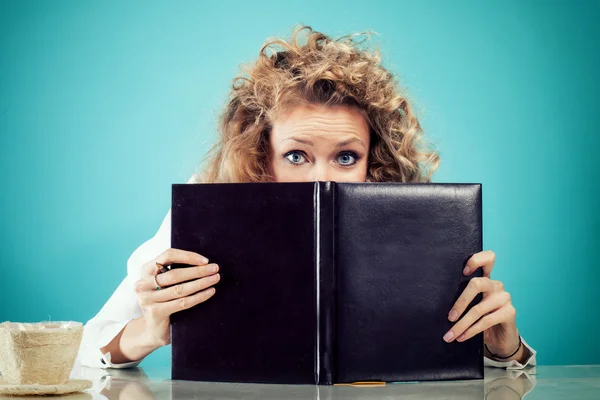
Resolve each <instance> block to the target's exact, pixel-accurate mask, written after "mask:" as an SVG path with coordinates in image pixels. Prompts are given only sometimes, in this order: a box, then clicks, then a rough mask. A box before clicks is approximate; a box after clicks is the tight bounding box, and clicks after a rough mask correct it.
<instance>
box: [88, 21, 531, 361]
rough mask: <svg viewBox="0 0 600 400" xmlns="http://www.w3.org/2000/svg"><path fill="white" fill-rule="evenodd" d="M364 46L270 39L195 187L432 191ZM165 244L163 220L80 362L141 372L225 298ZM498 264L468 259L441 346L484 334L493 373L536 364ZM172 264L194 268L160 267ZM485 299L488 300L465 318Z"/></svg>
mask: <svg viewBox="0 0 600 400" xmlns="http://www.w3.org/2000/svg"><path fill="white" fill-rule="evenodd" d="M303 39H304V40H303ZM363 43H364V42H357V41H356V40H355V36H345V37H342V38H340V39H337V40H332V39H331V38H329V37H327V36H325V35H324V34H322V33H319V32H315V31H313V30H312V29H311V28H310V27H301V28H299V29H297V30H296V31H295V32H294V33H293V35H292V38H291V40H290V41H289V42H287V41H284V40H282V39H275V40H271V41H269V42H267V43H266V44H265V45H264V46H263V48H262V49H261V51H260V55H259V58H258V60H257V61H256V62H255V63H254V64H252V65H250V66H248V67H246V70H245V74H244V75H242V76H238V77H236V78H235V79H234V83H233V87H232V92H231V97H230V101H229V103H228V104H227V106H226V108H225V110H224V112H223V114H222V117H221V121H220V129H219V130H220V138H219V141H218V143H217V144H216V145H215V146H214V147H213V148H212V149H211V151H210V152H209V157H208V161H209V162H208V168H207V170H206V171H205V173H203V174H202V176H201V177H193V178H192V179H191V180H190V182H268V181H280V182H282V181H287V182H291V181H315V180H319V181H355V182H361V181H363V182H364V181H368V182H428V181H429V179H430V177H431V175H432V173H433V172H434V171H435V169H436V167H437V165H438V161H439V159H438V155H437V153H435V152H434V151H431V150H429V148H428V146H427V145H426V144H425V142H424V139H423V137H422V131H421V127H420V125H419V122H418V120H417V118H416V116H415V115H414V113H413V110H412V108H411V106H410V105H409V103H408V101H407V99H406V98H405V97H404V96H403V95H402V93H401V92H400V90H399V89H398V86H397V82H396V81H395V79H394V77H393V76H392V74H391V73H389V72H388V71H387V70H386V69H384V68H383V67H382V66H381V65H380V58H379V56H378V54H376V53H372V52H370V51H368V49H364V48H363V46H362V45H363ZM274 46H280V47H281V48H280V51H279V52H275V51H273V47H274ZM269 51H271V52H272V54H270V55H269V54H268V53H269ZM169 247H170V214H167V216H166V217H165V219H164V221H163V223H162V225H161V226H160V229H159V230H158V232H157V233H156V235H155V236H154V237H153V238H152V239H150V240H149V241H147V242H146V243H144V244H143V245H142V246H140V247H139V248H138V249H137V250H135V252H134V253H133V254H132V255H131V257H130V258H129V261H128V263H127V270H128V274H127V277H126V278H125V280H124V281H123V282H122V283H121V285H120V286H119V287H118V288H117V290H116V292H115V293H114V294H113V296H112V297H111V298H110V299H109V301H108V302H107V303H106V305H105V306H104V307H103V308H102V310H100V312H99V313H98V315H96V316H95V317H94V318H93V319H92V320H90V321H89V322H88V323H87V324H86V326H85V333H84V339H83V342H82V347H81V350H80V358H81V361H82V363H84V364H86V365H90V366H100V367H114V368H124V367H132V366H135V365H137V364H138V363H139V362H140V361H141V360H142V359H143V358H144V357H145V356H147V355H148V354H150V353H151V352H152V351H154V350H155V349H157V348H159V347H161V346H164V345H167V344H169V343H170V333H169V318H170V315H172V314H173V313H175V312H177V311H180V310H183V309H187V308H190V307H193V306H195V305H197V304H199V303H201V302H204V301H209V299H210V298H211V297H212V296H214V295H217V296H218V293H216V291H215V285H217V283H218V282H219V273H218V270H219V266H218V265H215V264H213V263H209V261H208V260H207V259H206V258H205V257H203V256H202V255H200V254H195V253H190V252H186V251H182V250H178V249H170V248H169ZM494 260H495V255H494V253H493V252H491V251H483V252H480V253H477V254H475V255H473V256H472V257H471V258H470V260H469V261H468V262H467V264H466V267H465V269H464V274H465V275H470V274H472V273H473V272H474V271H475V270H476V269H478V268H482V269H483V273H484V276H483V277H482V278H474V279H472V280H471V281H470V283H469V285H468V286H467V287H466V289H465V290H464V292H463V293H462V294H461V296H460V297H459V299H458V300H457V301H456V304H455V305H454V307H453V308H452V309H451V310H448V318H449V320H450V321H452V322H455V324H454V325H453V327H452V328H451V330H450V331H448V332H447V333H446V334H445V335H444V336H443V340H445V341H446V342H452V341H454V340H457V341H463V340H469V339H470V338H471V337H473V336H474V335H476V334H478V333H480V332H483V333H484V342H485V344H486V358H485V361H486V364H487V365H491V366H498V367H507V368H523V367H524V366H526V365H534V364H535V351H534V350H532V349H531V348H530V347H528V346H527V345H526V344H525V343H524V342H523V341H522V339H521V337H520V335H519V332H518V330H517V326H516V322H515V309H514V307H513V305H512V303H511V299H510V295H509V294H508V293H507V292H506V291H505V290H504V286H503V285H502V283H501V282H499V281H495V280H492V279H490V275H491V272H492V269H493V267H494ZM172 263H185V264H189V265H191V266H193V267H192V268H185V269H178V270H172V271H170V270H168V269H162V270H160V271H159V269H158V268H157V266H158V267H161V266H168V265H170V264H172ZM157 288H161V289H162V290H156V289H157ZM479 293H482V294H483V300H482V301H481V302H480V303H479V304H478V305H477V306H475V307H473V308H472V309H471V310H470V311H469V312H468V313H466V314H465V315H462V314H463V311H464V310H465V308H466V306H467V305H468V304H469V303H470V302H471V300H473V299H474V298H475V296H476V295H478V294H479ZM461 316H462V317H461ZM459 317H460V318H459Z"/></svg>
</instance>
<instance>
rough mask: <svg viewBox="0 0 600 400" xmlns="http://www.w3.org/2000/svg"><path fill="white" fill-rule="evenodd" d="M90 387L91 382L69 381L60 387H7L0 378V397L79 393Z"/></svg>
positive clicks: (81, 380)
mask: <svg viewBox="0 0 600 400" xmlns="http://www.w3.org/2000/svg"><path fill="white" fill-rule="evenodd" d="M91 387H92V381H88V380H84V379H71V380H69V381H67V383H64V384H62V385H9V384H6V382H5V381H4V380H3V379H2V378H0V395H12V396H21V395H31V394H33V395H48V394H68V393H75V392H80V391H82V390H86V389H89V388H91Z"/></svg>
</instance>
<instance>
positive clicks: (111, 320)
mask: <svg viewBox="0 0 600 400" xmlns="http://www.w3.org/2000/svg"><path fill="white" fill-rule="evenodd" d="M170 246H171V211H170V210H169V212H168V213H167V215H166V217H165V218H164V220H163V222H162V224H161V226H160V228H159V230H158V232H157V233H156V234H155V235H154V237H152V238H151V239H150V240H148V241H146V242H145V243H143V244H142V245H141V246H140V247H138V248H137V249H136V250H135V251H134V252H133V254H131V256H130V257H129V260H128V261H127V276H126V277H125V279H124V280H123V281H122V282H121V284H120V285H119V287H117V290H115V292H114V293H113V295H112V296H111V297H110V299H108V301H107V302H106V304H105V305H104V306H103V307H102V309H101V310H100V312H98V314H96V316H95V317H94V318H92V319H91V320H89V321H88V322H87V324H85V327H84V330H83V338H82V341H81V346H80V348H79V361H80V362H81V364H82V365H86V366H90V367H99V368H130V367H135V366H136V365H138V364H139V363H140V362H141V360H139V361H134V362H130V363H124V364H114V363H112V362H111V356H110V353H106V354H103V353H102V352H101V351H100V349H101V348H102V347H104V346H106V345H107V344H108V343H110V341H111V340H113V339H114V337H115V336H117V334H119V332H121V331H122V330H123V328H124V327H125V325H127V323H129V321H131V320H132V319H136V318H139V317H141V316H142V310H141V308H140V305H139V303H138V299H137V296H136V295H135V292H134V290H133V285H134V284H135V282H137V281H138V280H139V279H140V277H141V267H142V266H143V265H144V264H145V263H147V262H148V261H150V260H152V259H153V258H155V257H156V256H158V255H159V254H160V253H162V252H163V251H165V250H167V249H168V248H169V247H170Z"/></svg>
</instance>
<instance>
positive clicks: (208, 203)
mask: <svg viewBox="0 0 600 400" xmlns="http://www.w3.org/2000/svg"><path fill="white" fill-rule="evenodd" d="M172 194H173V199H172V214H171V215H172V237H171V247H174V248H178V249H183V250H188V251H194V252H197V253H200V254H202V255H204V256H206V257H207V258H208V259H209V260H210V261H211V262H216V263H218V264H219V266H220V274H221V280H220V282H219V284H217V286H216V289H217V292H216V294H215V296H213V297H212V298H211V299H209V300H208V301H207V302H205V303H202V304H199V305H198V306H196V307H194V308H192V309H189V310H185V311H182V312H179V313H176V314H174V315H173V316H172V317H171V340H172V378H173V379H185V380H204V381H223V382H261V383H295V384H333V383H342V382H355V381H387V382H390V381H413V380H447V379H477V378H482V377H483V349H482V347H483V343H482V340H483V339H482V335H478V336H476V337H474V338H473V339H471V340H468V341H466V342H463V343H458V342H453V343H450V344H448V343H446V342H444V341H443V339H442V336H443V335H444V333H445V332H446V331H447V330H448V329H450V327H451V326H452V323H451V322H450V321H448V319H447V315H448V312H449V310H450V308H451V307H452V305H453V303H454V301H455V300H456V299H457V298H458V296H459V295H460V293H461V292H462V290H464V288H465V286H466V284H467V283H468V281H469V279H471V278H472V277H473V276H477V274H474V275H473V276H471V277H465V276H463V275H462V269H463V267H464V264H465V262H466V261H467V259H468V258H469V257H470V256H471V255H472V254H473V253H476V252H478V251H481V248H482V222H481V185H477V184H403V183H337V182H301V183H244V184H175V185H173V192H172ZM174 267H183V266H177V265H176V266H174ZM480 275H481V273H480V271H479V276H480ZM476 301H478V299H476Z"/></svg>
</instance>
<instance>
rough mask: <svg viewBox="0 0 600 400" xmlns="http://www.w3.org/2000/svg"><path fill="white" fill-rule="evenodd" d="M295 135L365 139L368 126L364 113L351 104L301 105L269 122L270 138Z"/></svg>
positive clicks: (285, 137)
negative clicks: (350, 105) (271, 125)
mask: <svg viewBox="0 0 600 400" xmlns="http://www.w3.org/2000/svg"><path fill="white" fill-rule="evenodd" d="M296 136H305V137H306V136H310V137H317V138H323V139H328V138H338V137H350V136H358V137H359V138H360V139H362V140H364V141H366V140H367V139H368V136H369V126H368V123H367V121H366V118H365V117H364V115H363V114H362V113H361V112H360V111H359V110H357V109H356V108H353V107H349V106H323V105H318V106H310V105H301V106H296V107H293V108H290V109H288V110H286V111H285V112H283V113H281V114H280V115H279V116H278V117H277V118H276V119H275V120H274V121H273V130H272V139H273V140H274V141H276V142H280V141H282V140H285V139H287V138H289V137H296Z"/></svg>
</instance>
